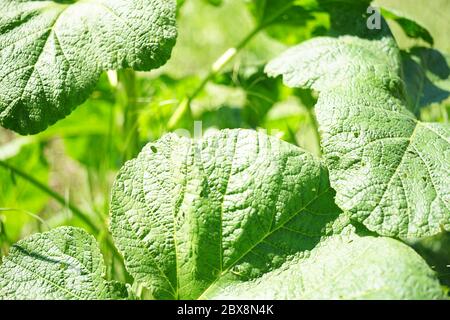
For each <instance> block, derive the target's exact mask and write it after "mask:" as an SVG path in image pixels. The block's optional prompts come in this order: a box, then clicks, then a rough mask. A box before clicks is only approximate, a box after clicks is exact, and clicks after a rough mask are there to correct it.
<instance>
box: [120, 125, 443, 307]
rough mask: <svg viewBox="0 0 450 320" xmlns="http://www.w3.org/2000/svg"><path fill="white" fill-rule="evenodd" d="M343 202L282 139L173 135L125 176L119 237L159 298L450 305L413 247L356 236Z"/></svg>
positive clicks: (137, 273) (315, 166) (316, 167)
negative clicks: (441, 301)
mask: <svg viewBox="0 0 450 320" xmlns="http://www.w3.org/2000/svg"><path fill="white" fill-rule="evenodd" d="M333 197H334V192H333V191H332V189H330V186H329V182H328V175H327V171H326V169H325V168H324V167H323V166H322V165H321V164H320V162H319V161H318V160H316V159H314V157H313V156H311V155H310V154H308V153H306V152H304V151H303V150H302V149H300V148H297V147H295V146H293V145H290V144H288V143H286V142H283V141H281V140H279V139H276V138H274V137H270V136H267V135H265V134H263V133H257V132H255V131H251V130H243V129H238V130H224V131H220V132H218V133H215V134H213V135H210V136H209V137H207V138H206V139H204V140H200V141H195V140H190V139H187V138H180V137H177V136H176V135H174V134H169V135H166V136H164V137H163V138H162V139H160V140H159V141H157V142H155V143H152V144H149V145H147V146H146V147H145V148H144V150H143V151H142V152H141V153H140V154H139V156H138V157H137V158H136V159H135V160H132V161H129V162H127V164H126V165H125V166H124V167H123V168H122V170H121V171H120V173H119V175H118V177H117V179H116V182H115V185H114V187H113V192H112V207H111V214H112V217H111V231H112V234H113V237H114V239H115V242H116V245H117V246H118V248H119V250H120V251H121V252H122V254H123V255H124V258H125V264H126V267H127V269H128V271H129V272H130V273H131V274H132V275H133V276H134V277H135V279H136V280H137V281H138V282H140V283H142V284H143V285H144V286H145V287H147V288H149V289H150V291H151V293H152V294H153V296H154V297H155V298H157V299H176V298H180V299H197V298H201V299H202V298H223V297H227V298H234V299H236V298H277V299H280V298H285V299H295V298H313V297H320V298H366V297H367V298H368V297H379V298H382V297H395V298H411V299H412V298H424V297H428V298H435V297H442V292H441V290H440V287H439V284H438V282H437V280H436V279H435V278H434V275H433V272H431V270H430V269H429V268H428V267H427V266H426V264H425V263H424V261H423V260H421V259H420V257H419V256H417V255H416V254H415V253H414V252H413V251H412V250H411V249H409V248H407V247H406V246H404V245H402V244H400V243H398V242H395V241H393V240H387V239H373V238H362V239H360V238H358V237H357V236H356V235H351V233H352V230H353V228H352V227H351V226H350V225H349V224H348V220H347V218H346V216H345V215H342V214H341V212H340V210H339V209H338V208H337V207H336V205H335V204H334V201H333ZM334 234H340V235H336V236H333V235H334ZM350 252H351V254H350ZM316 265H317V267H315V266H316ZM369 266H370V268H369ZM336 270H337V273H336ZM366 272H367V274H366ZM341 273H342V275H341ZM406 279H408V280H407V281H406ZM313 287H317V288H318V289H317V290H318V291H317V292H315V290H313Z"/></svg>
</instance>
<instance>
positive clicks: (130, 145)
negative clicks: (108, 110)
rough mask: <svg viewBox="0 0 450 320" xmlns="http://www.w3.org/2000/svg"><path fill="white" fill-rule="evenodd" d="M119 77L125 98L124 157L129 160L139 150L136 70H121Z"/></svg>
mask: <svg viewBox="0 0 450 320" xmlns="http://www.w3.org/2000/svg"><path fill="white" fill-rule="evenodd" d="M118 78H119V83H120V88H121V89H122V90H123V92H120V94H123V98H124V100H125V102H124V105H125V108H124V125H123V130H124V137H125V150H124V158H125V160H129V159H131V158H133V157H134V156H135V155H136V153H137V152H138V151H139V127H138V125H137V122H138V111H139V110H138V109H139V105H138V102H137V98H138V92H137V83H136V72H135V71H133V70H130V69H125V70H120V71H119V72H118Z"/></svg>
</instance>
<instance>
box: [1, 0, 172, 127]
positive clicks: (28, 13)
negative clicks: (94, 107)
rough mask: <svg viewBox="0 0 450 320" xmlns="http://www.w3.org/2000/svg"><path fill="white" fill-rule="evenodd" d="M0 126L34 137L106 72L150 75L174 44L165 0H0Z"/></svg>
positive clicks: (168, 3)
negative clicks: (142, 71)
mask: <svg viewBox="0 0 450 320" xmlns="http://www.w3.org/2000/svg"><path fill="white" fill-rule="evenodd" d="M0 6H1V11H0V51H1V55H0V123H1V124H2V125H3V126H4V127H6V128H9V129H12V130H14V131H16V132H18V133H21V134H30V133H37V132H39V131H42V130H44V129H45V128H46V127H47V126H48V125H50V124H53V123H55V122H56V121H57V120H59V119H62V118H64V117H65V116H67V115H68V114H69V113H70V112H71V111H72V110H73V109H74V108H75V107H76V106H78V105H79V104H81V103H82V102H83V101H84V100H86V98H87V97H88V96H89V95H90V94H91V92H92V91H93V89H94V87H95V84H96V83H97V81H98V78H99V76H100V73H101V72H102V71H105V70H110V69H123V68H132V69H135V70H151V69H154V68H157V67H159V66H161V65H163V64H164V63H165V62H166V61H167V59H168V58H169V56H170V53H171V49H172V47H173V45H174V43H175V37H176V29H175V11H176V8H175V2H174V1H169V0H167V1H166V0H146V1H143V0H112V1H106V0H87V1H77V2H73V3H65V2H64V1H22V0H21V1H19V0H0Z"/></svg>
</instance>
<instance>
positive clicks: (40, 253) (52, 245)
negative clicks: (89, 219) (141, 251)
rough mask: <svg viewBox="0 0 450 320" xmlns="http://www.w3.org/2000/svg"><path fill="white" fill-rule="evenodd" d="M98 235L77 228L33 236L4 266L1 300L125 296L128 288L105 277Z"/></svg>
mask: <svg viewBox="0 0 450 320" xmlns="http://www.w3.org/2000/svg"><path fill="white" fill-rule="evenodd" d="M104 275H105V265H104V263H103V258H102V255H101V253H100V250H99V249H98V246H97V243H96V241H95V239H94V237H92V236H90V235H88V234H87V233H86V232H85V231H83V230H82V229H78V228H73V227H60V228H57V229H54V230H52V231H49V232H45V233H40V234H35V235H32V236H31V237H29V238H27V239H25V240H22V241H19V242H18V243H17V244H15V245H14V246H12V247H11V250H10V252H9V255H8V256H7V257H5V258H4V260H3V264H2V265H1V266H0V299H75V300H86V299H123V298H127V297H128V290H127V287H126V286H125V285H123V284H121V283H118V282H116V281H106V280H105V279H104Z"/></svg>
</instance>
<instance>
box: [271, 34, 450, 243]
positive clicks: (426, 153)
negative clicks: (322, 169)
mask: <svg viewBox="0 0 450 320" xmlns="http://www.w3.org/2000/svg"><path fill="white" fill-rule="evenodd" d="M400 69H401V61H400V54H399V50H398V48H397V46H396V44H395V42H394V41H393V39H392V38H390V37H384V38H381V39H380V40H376V41H370V40H364V39H360V38H356V37H350V36H344V37H340V38H316V39H314V40H311V41H309V42H306V43H304V44H303V45H300V46H297V47H294V48H291V49H289V50H288V51H286V52H285V53H284V54H282V55H281V56H280V57H278V58H276V59H274V60H273V61H272V62H271V63H269V64H268V66H267V68H266V71H267V72H268V73H269V74H270V75H280V74H281V75H283V77H284V82H285V83H286V84H287V85H288V86H293V87H308V88H312V89H315V90H317V91H319V92H320V95H319V100H318V103H317V105H316V111H317V118H318V121H319V125H320V130H321V135H322V148H323V151H324V155H325V157H326V160H327V164H328V167H329V169H330V177H331V185H332V186H333V187H334V188H335V189H336V191H337V197H336V202H337V204H338V205H339V206H340V207H341V208H342V209H344V210H348V211H349V212H350V213H351V216H352V217H353V218H354V219H356V220H358V221H360V222H363V223H364V224H365V225H366V226H367V227H368V228H369V229H370V230H372V231H376V232H378V233H380V234H382V235H389V236H400V237H421V236H426V235H432V234H436V233H438V232H440V231H441V230H442V229H450V209H449V208H450V146H449V137H450V126H449V125H448V124H438V123H424V122H420V121H418V120H417V119H416V118H415V117H414V115H413V114H412V113H411V112H410V111H408V109H407V103H406V97H405V94H404V92H405V90H404V87H403V80H402V79H401V77H400V73H401V72H400Z"/></svg>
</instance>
